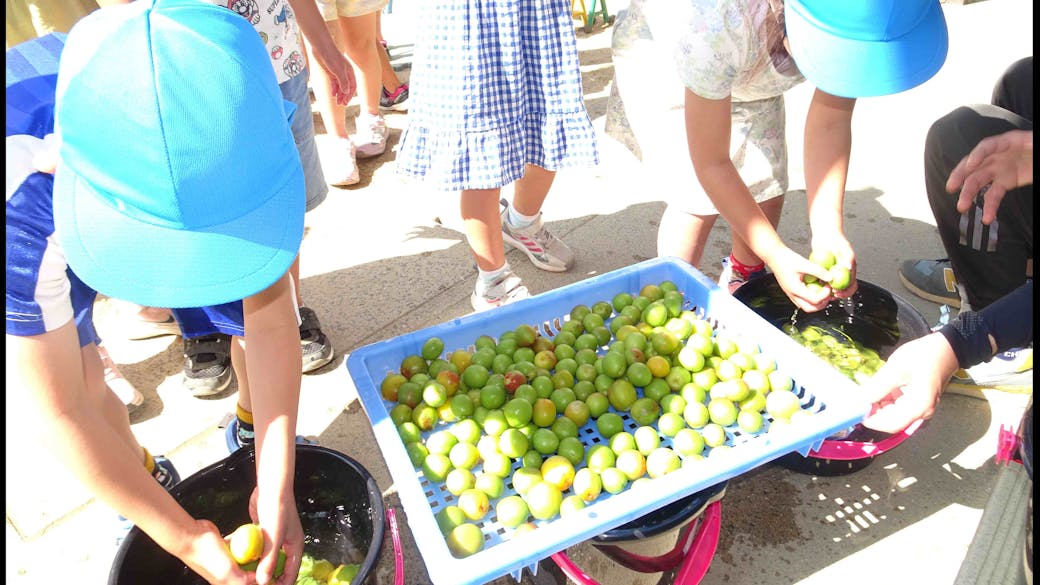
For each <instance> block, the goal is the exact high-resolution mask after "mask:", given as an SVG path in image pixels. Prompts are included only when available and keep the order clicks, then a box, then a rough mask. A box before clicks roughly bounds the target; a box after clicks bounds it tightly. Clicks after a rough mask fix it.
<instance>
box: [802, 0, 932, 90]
mask: <svg viewBox="0 0 1040 585" xmlns="http://www.w3.org/2000/svg"><path fill="white" fill-rule="evenodd" d="M784 20H785V23H786V27H787V37H788V40H789V41H790V44H791V56H792V57H794V60H795V63H797V65H798V69H799V70H800V71H801V72H802V74H803V75H804V76H805V78H806V79H808V80H809V81H810V82H812V83H813V84H814V85H816V87H818V88H820V89H822V90H823V91H826V92H827V93H830V94H832V95H837V96H842V97H853V98H855V97H869V96H879V95H888V94H893V93H898V92H901V91H905V90H907V89H910V88H913V87H916V86H918V85H920V84H922V83H924V82H925V81H927V80H928V79H930V78H931V77H932V76H933V75H935V73H936V72H937V71H939V69H940V68H941V67H942V65H943V63H944V62H945V61H946V51H947V47H948V44H949V39H948V33H947V29H946V19H945V18H944V17H943V12H942V8H941V7H940V6H939V0H786V1H785V3H784Z"/></svg>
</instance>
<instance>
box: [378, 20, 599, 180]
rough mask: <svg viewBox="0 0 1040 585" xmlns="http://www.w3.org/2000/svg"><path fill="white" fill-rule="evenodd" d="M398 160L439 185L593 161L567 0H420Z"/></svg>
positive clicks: (405, 169)
mask: <svg viewBox="0 0 1040 585" xmlns="http://www.w3.org/2000/svg"><path fill="white" fill-rule="evenodd" d="M417 22H418V23H420V26H419V27H418V29H419V30H418V38H417V40H416V47H415V58H414V61H413V64H412V72H411V78H410V80H409V85H410V91H411V99H410V100H409V112H408V118H409V120H408V127H407V128H406V129H405V131H404V134H403V135H402V137H401V143H400V146H399V147H398V154H397V169H398V172H400V173H402V174H403V175H404V176H406V177H412V178H417V179H423V180H424V181H425V182H427V183H428V184H429V185H430V186H432V187H434V188H436V189H439V190H445V191H460V190H463V189H494V188H498V187H502V186H505V185H508V184H509V183H512V182H513V181H515V180H517V179H519V178H520V177H521V176H523V173H524V165H525V164H526V163H529V164H534V165H538V166H540V167H542V168H545V169H548V170H552V171H555V170H558V169H561V168H564V167H571V166H593V165H596V164H598V162H599V159H598V155H597V146H596V134H595V131H594V130H593V128H592V123H591V121H590V120H589V115H588V113H587V112H586V111H585V102H584V98H583V93H582V87H581V74H580V71H579V69H578V49H577V43H576V40H575V38H574V24H573V21H572V18H571V12H570V5H569V4H568V3H567V0H470V1H468V2H467V1H463V0H423V2H422V15H421V17H420V18H419V20H418V21H417Z"/></svg>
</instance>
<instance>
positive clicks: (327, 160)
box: [314, 134, 361, 187]
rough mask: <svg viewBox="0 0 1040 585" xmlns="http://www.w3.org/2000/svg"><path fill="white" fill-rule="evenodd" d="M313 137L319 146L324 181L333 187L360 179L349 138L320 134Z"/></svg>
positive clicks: (350, 183)
mask: <svg viewBox="0 0 1040 585" xmlns="http://www.w3.org/2000/svg"><path fill="white" fill-rule="evenodd" d="M314 139H315V140H318V143H319V145H320V146H321V148H319V149H318V153H319V157H320V158H321V170H322V172H323V173H324V174H325V182H326V183H328V184H329V185H332V186H333V187H346V186H347V185H355V184H357V183H358V181H360V180H361V175H360V173H358V167H357V160H355V154H354V150H355V149H354V143H353V142H351V140H350V139H349V138H339V137H336V136H331V135H329V134H321V135H318V136H315V137H314ZM319 139H320V140H319Z"/></svg>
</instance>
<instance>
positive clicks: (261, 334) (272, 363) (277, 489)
mask: <svg viewBox="0 0 1040 585" xmlns="http://www.w3.org/2000/svg"><path fill="white" fill-rule="evenodd" d="M291 282H292V281H291V277H290V276H289V275H288V274H285V275H283V276H282V278H280V279H279V280H278V281H276V282H275V283H274V284H273V285H271V286H270V287H268V288H267V289H266V290H264V291H261V292H259V293H257V294H255V295H252V296H251V297H248V298H246V299H245V300H243V301H242V310H243V313H244V317H245V331H246V335H245V356H246V372H247V376H248V379H249V392H250V399H251V401H252V407H253V420H254V430H255V433H256V451H257V457H256V467H257V469H256V475H257V486H258V488H259V489H258V492H259V493H258V495H257V514H258V521H259V523H260V526H261V527H262V528H263V529H264V532H265V536H266V538H267V542H266V543H265V548H264V551H265V555H264V558H263V559H261V561H260V566H259V567H258V568H257V570H256V573H257V579H258V581H259V582H260V583H266V582H267V581H268V580H269V579H270V576H271V575H272V574H273V572H274V567H275V561H276V559H277V555H276V552H277V550H278V549H279V548H281V547H283V546H284V548H285V553H286V556H287V561H286V566H285V576H284V577H283V579H284V581H285V582H288V583H294V582H295V579H296V575H297V572H298V570H299V566H300V561H301V559H302V555H303V528H302V526H301V525H300V517H299V513H298V512H297V509H296V501H295V499H294V497H293V477H294V473H295V464H296V410H297V408H298V406H299V399H300V381H301V376H302V374H301V373H300V364H301V363H302V360H303V358H302V357H301V354H300V330H299V324H298V323H297V319H296V310H295V305H294V304H293V295H294V293H293V289H292V284H291Z"/></svg>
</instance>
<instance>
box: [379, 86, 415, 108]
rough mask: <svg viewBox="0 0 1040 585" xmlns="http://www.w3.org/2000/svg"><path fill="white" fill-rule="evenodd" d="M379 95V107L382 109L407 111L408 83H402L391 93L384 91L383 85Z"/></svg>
mask: <svg viewBox="0 0 1040 585" xmlns="http://www.w3.org/2000/svg"><path fill="white" fill-rule="evenodd" d="M381 91H382V93H381V95H380V96H379V107H380V108H383V109H384V110H393V111H395V112H407V111H408V84H407V83H402V84H401V85H400V87H398V88H397V89H396V90H394V92H393V93H390V92H388V91H386V88H385V87H384V88H383V89H382V90H381Z"/></svg>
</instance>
